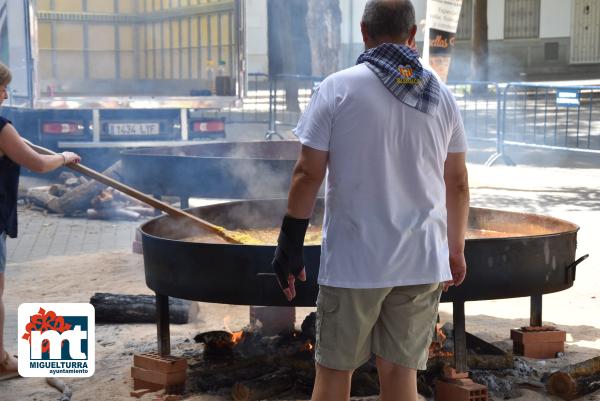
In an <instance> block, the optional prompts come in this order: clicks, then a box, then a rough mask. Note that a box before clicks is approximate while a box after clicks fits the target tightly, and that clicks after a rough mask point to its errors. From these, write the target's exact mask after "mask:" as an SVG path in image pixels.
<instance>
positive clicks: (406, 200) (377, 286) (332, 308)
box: [273, 0, 469, 401]
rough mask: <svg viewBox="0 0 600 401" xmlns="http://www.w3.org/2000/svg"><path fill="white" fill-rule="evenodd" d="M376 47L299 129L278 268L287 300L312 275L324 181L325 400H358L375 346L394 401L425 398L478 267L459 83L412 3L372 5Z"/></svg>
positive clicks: (321, 301)
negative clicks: (452, 81)
mask: <svg viewBox="0 0 600 401" xmlns="http://www.w3.org/2000/svg"><path fill="white" fill-rule="evenodd" d="M361 31H362V34H363V39H364V42H365V47H366V51H365V53H363V54H362V55H361V56H360V57H359V59H358V64H357V65H356V66H354V67H352V68H349V69H346V70H344V71H340V72H338V73H335V74H333V75H331V76H329V77H328V78H327V79H325V80H324V81H323V83H322V84H321V85H320V87H319V88H318V89H317V91H316V92H315V93H314V95H313V97H312V99H311V101H310V104H309V105H308V106H307V109H306V110H305V112H304V114H303V116H302V118H301V119H300V121H299V123H298V126H297V128H296V130H295V133H296V135H297V136H298V138H299V139H300V142H301V143H302V145H303V146H302V151H301V154H300V157H299V160H298V162H297V164H296V167H295V170H294V174H293V177H292V184H291V188H290V193H289V200H288V210H287V215H286V216H285V218H284V221H283V224H282V228H281V232H280V236H279V240H278V247H277V250H276V253H275V258H274V260H273V268H274V270H275V272H276V273H277V276H278V280H279V283H280V285H281V287H282V289H283V292H284V294H285V296H286V297H287V299H288V300H292V299H293V298H294V296H295V295H296V293H295V291H296V290H295V280H296V278H298V279H299V280H301V281H304V280H305V279H306V273H305V271H304V262H303V257H302V246H303V241H304V235H305V232H306V229H307V227H308V218H309V217H310V216H311V214H312V211H313V207H314V202H315V198H316V195H317V192H318V189H319V187H320V185H321V183H322V181H323V178H324V177H325V175H327V180H326V190H325V216H324V223H323V243H322V249H321V263H320V268H319V279H318V282H319V297H318V299H317V327H316V329H317V344H316V352H315V359H316V362H317V376H316V380H315V387H314V390H313V398H312V399H313V401H320V400H327V401H336V400H347V399H348V398H349V395H350V379H351V376H352V372H353V370H354V369H356V368H358V367H359V366H360V365H361V364H363V363H365V362H366V361H367V360H369V358H371V356H372V355H373V354H374V355H375V356H376V362H377V369H378V373H379V377H380V384H381V398H380V399H381V400H382V401H392V400H396V401H400V400H401V401H416V399H417V391H416V372H417V369H425V365H426V362H427V349H428V346H429V343H430V341H431V336H432V332H433V327H434V324H435V320H436V317H437V308H438V304H439V299H440V294H441V291H442V288H443V287H446V288H447V287H448V286H450V285H460V284H461V283H462V281H463V280H464V278H465V275H466V263H465V258H464V236H465V231H466V226H467V216H468V209H469V190H468V178H467V170H466V166H465V152H466V150H467V146H466V140H465V132H464V127H463V124H462V120H461V117H460V113H459V110H458V107H457V104H456V101H455V99H454V97H453V95H452V94H451V93H450V91H449V89H448V88H447V87H446V86H445V85H444V84H443V83H441V82H439V80H438V79H437V78H436V77H435V76H434V75H433V74H432V73H431V72H430V71H428V70H427V69H424V68H423V67H422V65H421V64H420V62H419V60H418V54H417V53H416V52H415V51H414V50H412V49H411V47H413V46H414V36H415V33H416V26H415V16H414V8H413V6H412V4H411V3H410V1H409V0H370V1H368V2H367V5H366V6H365V12H364V15H363V18H362V21H361Z"/></svg>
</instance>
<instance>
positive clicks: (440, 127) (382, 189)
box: [297, 64, 465, 288]
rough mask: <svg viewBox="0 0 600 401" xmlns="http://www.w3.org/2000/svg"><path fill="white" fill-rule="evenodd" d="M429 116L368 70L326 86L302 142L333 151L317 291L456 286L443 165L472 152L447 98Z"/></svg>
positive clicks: (303, 127) (305, 123) (444, 92)
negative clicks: (450, 260)
mask: <svg viewBox="0 0 600 401" xmlns="http://www.w3.org/2000/svg"><path fill="white" fill-rule="evenodd" d="M440 92H441V93H440V102H439V105H438V107H437V109H436V111H435V113H433V114H426V113H424V112H421V111H419V110H417V109H415V108H413V107H411V106H409V105H407V104H405V103H402V102H400V101H399V100H398V99H397V98H396V97H395V96H394V95H393V94H392V93H391V92H390V91H389V90H388V89H387V88H386V87H385V86H384V85H383V84H382V83H381V81H380V80H379V78H378V77H377V76H376V75H375V74H374V73H373V72H372V71H371V70H370V69H369V68H368V67H367V66H366V65H365V64H360V65H357V66H355V67H352V68H349V69H347V70H344V71H341V72H339V73H336V74H333V75H332V76H330V77H329V78H327V79H326V80H325V81H324V82H323V83H322V84H321V86H320V88H319V90H318V91H317V92H316V93H315V95H314V97H313V99H312V100H311V104H310V105H309V107H308V108H307V111H306V112H305V114H304V116H303V117H302V119H301V121H300V123H299V125H298V128H297V134H298V136H299V137H300V140H301V142H302V143H303V144H305V145H308V146H310V147H313V148H316V149H320V150H327V151H328V152H329V162H328V174H327V184H326V212H325V222H324V238H323V248H322V257H321V266H320V273H319V284H322V285H329V286H335V287H346V288H378V287H391V286H398V285H411V284H424V283H432V282H440V281H446V280H450V279H451V275H450V269H449V266H448V247H447V237H446V205H445V187H444V178H443V174H444V161H445V159H446V155H447V153H448V152H449V151H450V152H453V151H454V152H464V151H465V142H464V133H463V128H462V123H461V121H460V117H459V114H458V109H457V107H456V102H455V101H454V99H453V97H452V95H451V93H450V92H449V90H448V89H447V88H446V87H445V86H443V85H441V90H440Z"/></svg>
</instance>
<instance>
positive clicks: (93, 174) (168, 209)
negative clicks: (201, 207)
mask: <svg viewBox="0 0 600 401" xmlns="http://www.w3.org/2000/svg"><path fill="white" fill-rule="evenodd" d="M27 144H28V145H29V146H30V147H31V148H32V149H33V150H35V151H36V152H38V153H40V154H43V155H57V153H56V152H53V151H51V150H50V149H46V148H44V147H42V146H38V145H34V144H33V143H31V142H28V143H27ZM66 167H68V168H70V169H71V170H75V171H77V172H79V173H81V174H84V175H86V176H88V177H90V178H92V179H94V180H96V181H99V182H101V183H103V184H105V185H108V186H110V187H112V188H114V189H116V190H118V191H120V192H123V193H124V194H127V195H129V196H131V197H132V198H135V199H137V200H139V201H141V202H144V203H146V204H147V205H150V206H152V207H154V208H156V209H159V210H161V211H163V212H165V213H167V214H168V215H169V216H174V217H185V218H188V219H191V220H193V221H194V222H195V223H196V224H197V225H198V226H200V227H201V228H203V229H205V230H208V231H211V232H213V233H215V234H217V235H218V236H220V237H221V238H223V239H224V240H226V241H227V242H230V243H233V244H245V245H248V244H259V243H260V242H259V241H257V240H256V239H254V238H252V237H251V236H249V235H246V234H241V233H236V232H233V231H229V230H227V229H225V228H223V227H221V226H217V225H215V224H212V223H209V222H208V221H206V220H203V219H201V218H199V217H197V216H194V215H193V214H191V213H188V212H186V211H185V210H181V209H178V208H176V207H173V206H171V205H169V204H168V203H165V202H162V201H159V200H158V199H155V198H153V197H151V196H148V195H146V194H144V193H142V192H140V191H138V190H136V189H133V188H131V187H130V186H127V185H125V184H123V183H121V182H119V181H117V180H114V179H112V178H110V177H108V176H106V175H104V174H101V173H99V172H97V171H96V170H93V169H91V168H89V167H86V166H84V165H82V164H67V165H66Z"/></svg>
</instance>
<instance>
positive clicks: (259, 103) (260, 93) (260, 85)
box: [204, 73, 271, 124]
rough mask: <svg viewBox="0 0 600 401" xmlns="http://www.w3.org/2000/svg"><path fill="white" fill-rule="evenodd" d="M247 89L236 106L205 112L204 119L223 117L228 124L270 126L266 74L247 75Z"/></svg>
mask: <svg viewBox="0 0 600 401" xmlns="http://www.w3.org/2000/svg"><path fill="white" fill-rule="evenodd" d="M247 82H248V87H247V88H246V89H245V90H244V97H243V99H242V100H241V102H240V103H239V104H238V105H234V106H231V107H224V108H222V109H219V110H212V111H207V112H205V113H204V115H205V116H206V117H225V119H226V121H227V122H228V123H234V124H236V123H257V124H270V119H269V115H270V109H271V102H270V99H271V95H270V93H271V92H270V90H271V89H270V88H271V86H270V85H271V81H270V79H269V76H268V75H267V74H263V73H249V74H248V80H247Z"/></svg>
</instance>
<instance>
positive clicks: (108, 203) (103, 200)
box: [91, 189, 113, 210]
mask: <svg viewBox="0 0 600 401" xmlns="http://www.w3.org/2000/svg"><path fill="white" fill-rule="evenodd" d="M91 204H92V207H93V208H94V209H96V210H100V209H112V208H113V194H112V191H109V190H108V189H105V190H103V191H101V192H100V193H99V194H98V195H96V196H95V197H94V198H93V199H92V201H91Z"/></svg>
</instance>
